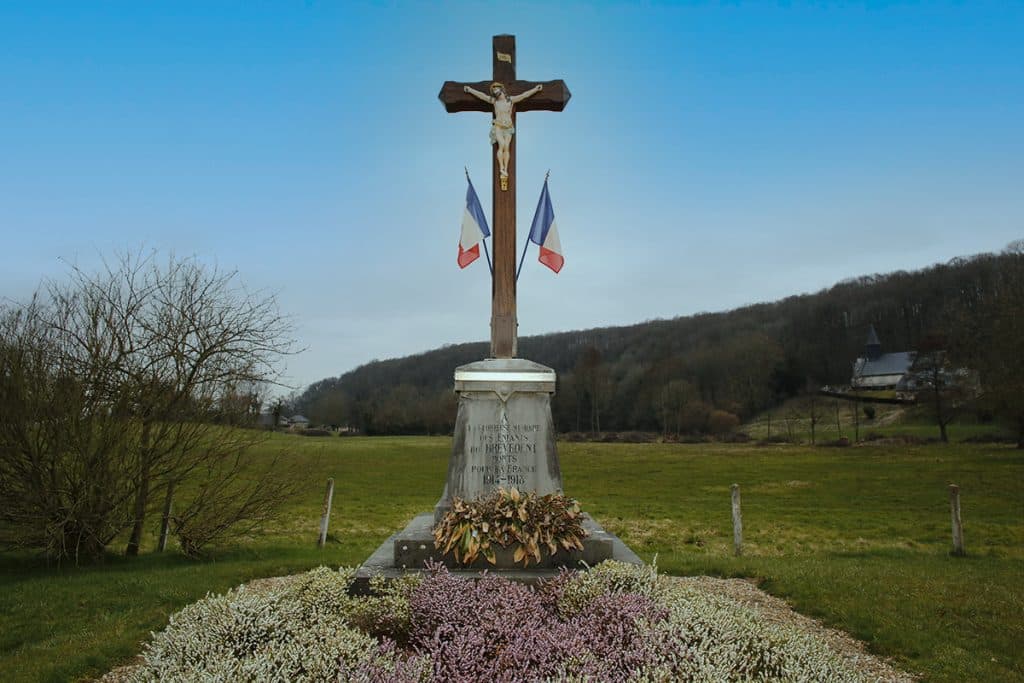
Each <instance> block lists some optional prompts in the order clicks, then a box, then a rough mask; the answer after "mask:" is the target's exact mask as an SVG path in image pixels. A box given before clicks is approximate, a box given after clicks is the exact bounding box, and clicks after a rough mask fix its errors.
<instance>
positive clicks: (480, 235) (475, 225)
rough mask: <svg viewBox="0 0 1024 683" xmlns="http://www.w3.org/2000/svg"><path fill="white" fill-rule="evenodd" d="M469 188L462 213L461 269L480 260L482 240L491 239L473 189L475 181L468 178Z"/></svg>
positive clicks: (481, 208) (482, 211) (460, 239)
mask: <svg viewBox="0 0 1024 683" xmlns="http://www.w3.org/2000/svg"><path fill="white" fill-rule="evenodd" d="M466 182H468V183H469V188H468V189H467V190H466V209H465V211H463V212H462V236H461V237H460V238H459V268H465V267H466V266H468V265H469V264H470V263H472V262H473V261H476V260H477V259H478V258H480V240H482V239H484V238H485V237H490V235H491V231H490V230H489V229H488V228H487V219H486V218H485V217H484V210H483V207H481V206H480V199H479V198H478V197H477V196H476V190H474V189H473V181H472V180H470V179H469V176H468V175H467V176H466Z"/></svg>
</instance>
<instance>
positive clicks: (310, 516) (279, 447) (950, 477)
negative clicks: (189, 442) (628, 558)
mask: <svg viewBox="0 0 1024 683" xmlns="http://www.w3.org/2000/svg"><path fill="white" fill-rule="evenodd" d="M450 442H451V440H450V438H445V437H403V438H383V437H378V438H357V437H350V438H338V437H322V438H304V437H299V436H293V435H286V434H275V435H273V437H272V438H271V439H270V440H269V441H267V442H266V443H265V444H264V445H263V446H262V447H260V448H259V449H258V450H256V451H255V452H253V454H252V456H253V457H254V458H258V459H261V460H265V461H269V460H270V459H271V458H272V457H273V456H274V455H277V454H282V453H283V454H284V456H285V457H284V460H283V462H284V463H285V466H287V467H289V468H293V469H294V470H295V471H297V472H300V473H302V476H303V477H304V479H305V480H306V482H307V484H306V487H305V489H304V493H303V494H302V495H301V497H300V498H298V499H297V500H296V501H295V502H294V503H293V504H292V505H291V506H290V507H289V508H288V509H287V510H286V511H285V514H284V515H283V517H282V518H281V519H280V521H278V522H276V523H274V524H273V525H271V526H269V527H267V528H265V529H264V530H263V532H262V533H261V534H258V535H252V536H247V537H242V538H234V539H232V540H231V541H230V542H228V543H224V544H221V545H220V546H218V547H217V548H215V549H214V551H213V554H212V557H210V558H209V559H207V560H205V561H190V560H187V559H185V558H183V557H182V556H180V555H179V554H177V553H175V552H170V551H169V552H167V553H165V554H157V553H153V552H144V554H143V555H142V556H141V557H139V558H136V559H134V560H131V561H129V560H126V559H124V558H121V557H118V556H114V555H111V556H109V557H108V559H107V560H106V562H105V563H104V564H102V565H100V566H94V567H85V568H73V567H63V568H54V567H46V566H45V565H42V564H40V563H39V562H37V561H35V560H33V559H31V558H28V557H25V556H21V555H16V554H6V555H0V569H2V571H3V578H2V579H0V586H2V590H0V679H2V680H4V681H37V680H42V681H66V680H76V679H88V678H90V677H95V676H98V675H101V674H102V673H104V672H105V671H107V670H109V669H110V668H112V667H114V666H116V665H118V664H120V663H124V662H126V661H129V660H130V659H131V658H132V657H133V656H134V655H135V654H136V653H137V652H138V651H139V649H140V643H141V642H142V641H143V640H144V639H145V638H146V637H147V636H148V633H149V632H150V631H151V630H157V629H160V628H161V627H162V626H163V624H164V623H165V622H166V619H167V616H168V615H169V614H171V613H172V612H174V611H175V610H177V609H179V608H180V607H182V606H183V605H185V604H188V603H190V602H193V601H195V600H197V599H198V598H201V597H202V596H204V595H205V594H207V593H208V592H221V591H224V590H226V589H227V588H229V587H231V586H234V585H237V584H239V583H242V582H244V581H247V580H250V579H253V578H256V577H262V576H273V575H281V574H289V573H294V572H298V571H301V570H304V569H308V568H311V567H315V566H318V565H321V564H324V565H328V566H339V565H355V564H359V563H360V562H361V561H362V560H363V559H365V558H366V556H367V555H369V553H370V552H371V551H372V550H374V549H375V548H376V547H377V545H379V544H380V542H381V541H383V540H384V538H386V537H387V536H388V535H390V534H391V533H393V532H394V531H396V530H397V529H399V528H400V527H401V525H403V524H404V523H405V522H406V521H407V520H408V519H409V518H410V517H412V516H413V515H414V514H416V513H418V512H421V511H425V510H428V509H430V508H431V507H432V506H433V505H434V503H435V502H436V501H437V499H438V497H439V496H440V494H441V489H442V487H443V483H444V474H445V469H446V466H447V458H448V450H449V448H450ZM559 450H560V457H561V460H562V469H563V475H564V480H565V487H566V492H567V493H568V494H569V495H572V496H574V497H576V498H578V499H579V500H580V501H581V503H582V506H583V508H584V509H585V510H587V511H588V512H590V513H591V514H592V515H594V516H595V517H596V518H598V520H599V521H601V522H602V523H603V524H604V525H605V526H606V528H609V529H610V530H612V531H614V532H615V533H617V534H619V535H620V536H621V537H622V538H623V539H624V540H625V541H626V542H627V543H629V544H630V545H631V546H632V548H633V549H634V550H635V551H636V552H637V553H639V554H640V556H641V557H643V558H644V559H645V560H647V561H652V560H654V558H657V565H658V567H659V569H660V570H661V571H662V572H664V573H670V574H679V575H690V574H709V575H715V576H728V577H734V576H735V577H749V578H751V579H754V580H755V581H757V582H758V583H759V585H760V586H761V587H762V588H763V589H765V590H767V591H769V592H771V593H773V594H775V595H780V596H783V597H785V598H786V599H787V600H789V601H790V602H791V604H792V605H793V606H794V607H795V608H796V609H797V610H798V611H800V612H802V613H804V614H809V615H811V616H814V617H816V618H819V619H821V620H822V621H824V622H825V623H827V624H829V625H833V626H835V627H838V628H841V629H843V630H845V631H848V632H849V633H851V634H853V635H854V636H856V637H857V638H860V639H861V640H864V641H865V642H866V643H868V645H869V647H870V649H871V650H872V651H873V652H875V653H878V654H881V655H884V656H887V657H891V658H893V659H894V660H895V662H896V663H897V665H898V666H900V667H902V668H904V669H907V670H909V671H912V672H916V673H918V674H920V675H921V676H922V678H923V679H925V680H934V681H964V680H970V681H982V680H1004V681H1005V680H1024V664H1022V662H1021V660H1020V657H1019V652H1018V648H1019V644H1020V643H1022V642H1024V590H1022V589H1021V587H1020V581H1021V578H1022V577H1024V452H1022V451H1018V450H1016V449H1014V448H1012V447H1010V446H1007V445H991V444H966V443H952V444H926V445H906V444H902V443H895V442H885V443H883V442H875V443H871V444H866V445H859V446H854V447H849V448H826V447H817V448H812V447H810V446H797V445H789V444H773V445H768V446H760V445H755V444H614V443H562V444H560V445H559ZM328 477H334V479H335V482H336V489H335V495H334V510H333V515H332V519H331V529H330V542H329V543H328V544H327V546H326V547H325V548H324V549H323V550H318V549H317V548H316V547H315V539H316V533H317V525H318V521H319V513H320V504H321V499H322V495H323V487H324V483H325V480H326V479H327V478H328ZM732 483H739V484H740V485H741V487H742V496H743V518H744V532H745V533H744V541H745V543H744V555H743V556H742V557H734V556H733V555H732V530H731V521H730V504H729V496H730V485H731V484H732ZM950 483H956V484H959V485H960V487H961V495H962V506H963V519H964V529H965V542H966V548H967V552H968V556H967V557H965V558H954V557H951V556H950V554H949V551H950V543H951V542H950V517H949V504H948V493H947V486H948V484H950ZM154 524H155V520H154ZM151 532H152V533H154V534H155V528H154V529H152V530H151ZM154 546H155V538H154V537H153V536H151V537H150V538H148V539H146V541H145V545H144V550H151V549H152V548H153V547H154Z"/></svg>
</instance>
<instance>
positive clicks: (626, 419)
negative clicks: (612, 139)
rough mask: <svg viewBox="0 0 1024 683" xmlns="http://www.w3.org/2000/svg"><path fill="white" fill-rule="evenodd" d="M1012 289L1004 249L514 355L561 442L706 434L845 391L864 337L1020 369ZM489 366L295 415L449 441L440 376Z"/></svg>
mask: <svg viewBox="0 0 1024 683" xmlns="http://www.w3.org/2000/svg"><path fill="white" fill-rule="evenodd" d="M1022 283H1024V244H1022V243H1021V242H1015V243H1014V244H1012V245H1011V246H1010V247H1008V248H1007V249H1006V250H1005V251H1004V252H1002V253H1001V254H981V255H978V256H973V257H968V258H957V259H954V260H952V261H950V262H949V263H945V264H939V265H935V266H932V267H929V268H926V269H923V270H919V271H914V272H905V271H899V272H894V273H889V274H885V275H868V276H864V277H860V278H856V279H853V280H846V281H843V282H840V283H838V284H836V285H835V286H833V287H831V288H829V289H826V290H823V291H821V292H818V293H816V294H805V295H799V296H791V297H788V298H786V299H783V300H781V301H776V302H772V303H760V304H754V305H750V306H744V307H742V308H737V309H735V310H731V311H727V312H724V313H700V314H697V315H692V316H685V317H678V318H673V319H671V320H652V321H647V322H643V323H638V324H636V325H630V326H627V327H604V328H594V329H589V330H578V331H572V332H558V333H552V334H546V335H541V336H535V337H526V338H523V339H521V340H520V344H519V353H520V356H522V357H524V358H529V359H531V360H535V361H537V362H540V363H543V364H545V365H548V366H550V367H552V368H554V369H555V370H556V371H557V373H558V393H557V395H556V397H555V399H554V403H553V410H554V417H555V424H556V427H557V428H558V429H559V430H560V431H601V430H649V431H665V432H674V433H680V432H701V431H714V424H713V422H714V420H715V419H718V420H719V421H721V420H725V421H726V422H728V420H729V419H731V418H728V417H723V415H722V413H723V412H724V413H730V414H732V415H735V416H738V417H739V418H741V419H742V418H746V417H749V416H751V415H753V414H755V413H757V412H759V411H761V410H764V409H765V408H768V407H771V406H773V405H775V404H776V403H778V402H780V401H782V400H784V399H786V398H788V397H791V396H794V395H797V394H800V393H802V392H807V391H813V390H815V389H816V388H817V387H819V386H821V385H823V384H840V385H841V384H846V383H847V382H848V381H849V378H850V370H851V365H852V363H853V361H854V359H855V358H856V357H857V355H858V354H859V353H860V352H861V350H862V348H863V345H864V340H865V338H866V335H867V331H868V327H869V326H870V325H874V326H875V329H876V330H877V331H878V335H879V336H880V338H881V341H882V344H883V348H884V349H885V350H886V351H898V350H906V349H915V348H917V347H918V345H919V344H920V343H921V342H922V341H924V340H926V339H932V340H934V339H935V338H940V339H943V340H945V342H946V343H948V345H949V347H950V349H951V350H954V351H955V355H954V356H953V358H954V359H955V360H959V362H962V363H965V364H971V365H972V366H973V367H983V366H987V365H992V363H987V362H986V361H988V360H993V358H992V354H1004V355H1007V356H1016V355H1020V353H1019V351H1020V348H1019V347H1021V346H1022V344H1021V343H1020V342H1019V341H1016V340H1012V339H1001V338H1000V335H1005V334H1007V333H1008V331H1006V330H1005V329H1004V328H1005V324H1004V325H1003V328H999V324H1000V323H999V321H1000V320H1004V318H1005V314H1006V312H1008V311H1013V312H1021V309H1022V307H1024V295H1022V292H1024V289H1022V286H1021V285H1022ZM1022 315H1024V312H1022ZM1011 317H1021V316H1011ZM1001 329H1002V330H1003V331H1000V330H1001ZM1008 345H1009V346H1008ZM1014 345H1016V347H1015V346H1014ZM1014 348H1017V351H1016V352H1014ZM487 352H488V346H487V344H486V343H485V342H477V343H467V344H458V345H452V346H446V347H443V348H440V349H436V350H433V351H429V352H426V353H422V354H418V355H415V356H408V357H405V358H398V359H392V360H384V361H374V362H372V363H368V364H366V365H363V366H361V367H359V368H356V369H355V370H352V371H351V372H348V373H346V374H344V375H342V376H341V377H335V378H329V379H324V380H321V381H319V382H317V383H315V384H313V385H311V386H309V387H308V388H307V389H306V390H305V392H303V393H302V394H301V395H300V396H299V397H298V398H297V399H296V401H295V405H294V408H295V409H296V410H298V411H301V412H303V413H305V414H306V415H308V416H309V417H310V418H311V419H312V420H313V421H314V422H322V423H329V424H340V425H350V426H353V427H357V428H359V429H361V430H363V431H364V432H366V433H368V434H395V433H435V434H436V433H447V432H450V431H451V429H452V426H453V423H454V417H455V397H454V395H453V393H452V373H453V371H454V369H455V367H456V366H458V365H461V364H464V363H469V362H472V361H475V360H480V359H482V358H484V357H485V356H486V355H487ZM996 372H1001V371H996V370H993V373H996ZM983 379H984V378H983ZM1011 412H1012V411H1011ZM1010 417H1011V418H1012V417H1013V415H1010ZM1014 419H1015V418H1014ZM709 421H710V422H709Z"/></svg>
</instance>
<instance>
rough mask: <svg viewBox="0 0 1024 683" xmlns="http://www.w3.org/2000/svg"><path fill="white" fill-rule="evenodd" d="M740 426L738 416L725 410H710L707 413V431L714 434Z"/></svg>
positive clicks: (727, 431)
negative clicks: (709, 412)
mask: <svg viewBox="0 0 1024 683" xmlns="http://www.w3.org/2000/svg"><path fill="white" fill-rule="evenodd" d="M739 426H740V418H739V417H737V416H736V415H734V414H733V413H730V412H728V411H725V410H712V411H711V414H710V415H708V431H709V432H711V433H712V434H714V435H715V436H721V435H723V434H728V433H729V432H731V431H733V430H734V429H736V428H737V427H739Z"/></svg>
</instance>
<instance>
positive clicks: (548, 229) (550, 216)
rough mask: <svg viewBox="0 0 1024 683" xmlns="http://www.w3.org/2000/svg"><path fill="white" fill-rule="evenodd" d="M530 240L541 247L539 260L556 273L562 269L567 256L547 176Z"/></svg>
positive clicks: (534, 216)
mask: <svg viewBox="0 0 1024 683" xmlns="http://www.w3.org/2000/svg"><path fill="white" fill-rule="evenodd" d="M530 241H531V242H533V243H534V244H536V245H538V246H539V247H540V254H539V255H538V257H537V260H538V261H540V262H541V263H543V264H544V265H545V266H547V267H548V268H550V269H551V270H553V271H555V272H556V273H557V272H558V271H560V270H561V269H562V265H564V264H565V258H564V257H563V256H562V243H561V242H560V241H559V240H558V224H557V223H555V210H554V208H552V206H551V195H550V194H548V181H547V178H545V179H544V189H543V190H541V192H540V201H538V202H537V211H536V212H535V213H534V214H533V225H532V226H531V227H530Z"/></svg>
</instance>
